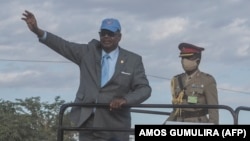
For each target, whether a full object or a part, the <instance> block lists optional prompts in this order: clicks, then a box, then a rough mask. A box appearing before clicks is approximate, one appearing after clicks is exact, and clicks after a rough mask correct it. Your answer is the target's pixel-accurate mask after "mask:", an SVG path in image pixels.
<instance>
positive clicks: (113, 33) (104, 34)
mask: <svg viewBox="0 0 250 141" xmlns="http://www.w3.org/2000/svg"><path fill="white" fill-rule="evenodd" d="M99 35H100V36H101V37H104V36H106V35H108V36H109V37H115V35H117V34H116V33H115V32H112V31H108V30H105V31H101V32H99Z"/></svg>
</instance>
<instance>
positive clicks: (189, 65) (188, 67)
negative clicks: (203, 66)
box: [181, 58, 199, 71]
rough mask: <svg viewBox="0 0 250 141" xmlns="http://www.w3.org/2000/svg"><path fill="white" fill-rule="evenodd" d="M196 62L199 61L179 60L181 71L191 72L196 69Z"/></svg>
mask: <svg viewBox="0 0 250 141" xmlns="http://www.w3.org/2000/svg"><path fill="white" fill-rule="evenodd" d="M198 60H199V58H197V59H195V60H189V59H186V58H183V59H182V60H181V64H182V67H183V69H184V70H185V71H193V70H195V69H197V67H198V64H197V61H198Z"/></svg>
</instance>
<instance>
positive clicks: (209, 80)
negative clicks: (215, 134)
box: [171, 70, 219, 124]
mask: <svg viewBox="0 0 250 141" xmlns="http://www.w3.org/2000/svg"><path fill="white" fill-rule="evenodd" d="M178 77H181V81H182V83H183V87H184V96H183V98H182V102H181V103H180V104H200V105H205V104H208V105H218V103H219V102H218V94H217V86H216V81H215V79H214V77H213V76H211V75H210V74H207V73H204V72H201V71H199V70H197V72H195V73H194V74H193V76H191V77H190V78H188V76H187V75H186V74H185V73H182V74H179V75H176V76H174V77H173V79H172V83H173V84H171V85H172V91H173V92H172V95H173V98H174V97H177V96H178V94H179V93H180V92H181V91H182V89H180V86H179V82H178ZM192 98H194V99H192ZM190 99H191V100H190ZM173 104H174V103H173ZM182 110H183V111H196V110H201V109H197V108H183V109H182ZM208 122H210V123H214V124H218V122H219V113H218V109H212V108H210V109H208Z"/></svg>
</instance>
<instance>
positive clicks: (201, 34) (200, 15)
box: [0, 0, 250, 124]
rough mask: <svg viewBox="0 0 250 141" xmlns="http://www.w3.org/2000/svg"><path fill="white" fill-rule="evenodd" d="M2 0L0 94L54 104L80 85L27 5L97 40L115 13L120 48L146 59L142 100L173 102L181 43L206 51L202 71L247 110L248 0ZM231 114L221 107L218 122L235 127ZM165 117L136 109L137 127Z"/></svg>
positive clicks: (65, 30)
mask: <svg viewBox="0 0 250 141" xmlns="http://www.w3.org/2000/svg"><path fill="white" fill-rule="evenodd" d="M0 1H1V6H0V7H1V8H0V17H1V19H0V33H1V38H0V89H1V93H0V99H3V100H10V101H15V99H17V98H18V99H25V98H30V97H38V96H39V97H41V101H43V102H46V101H48V102H53V101H54V98H55V97H56V96H60V97H61V99H63V100H65V101H66V102H72V101H73V100H74V98H75V94H76V92H77V89H78V86H79V68H78V66H77V65H75V64H73V63H71V62H70V61H68V60H66V59H65V58H64V57H62V56H60V55H58V54H57V53H55V52H54V51H52V50H51V49H49V48H47V47H46V46H45V45H43V44H41V43H39V42H38V38H37V37H36V35H35V34H33V33H32V32H30V31H29V29H28V27H27V25H26V23H25V22H24V21H23V20H21V18H22V17H23V16H22V13H23V12H24V10H28V11H30V12H32V13H33V14H34V15H35V17H36V19H37V22H38V26H39V27H40V28H41V29H43V30H46V31H48V32H52V33H54V34H56V35H58V36H60V37H62V38H64V39H67V40H68V41H72V42H77V43H87V42H89V41H90V40H92V39H93V38H95V39H99V35H98V32H99V29H100V24H101V21H102V20H103V19H104V18H117V19H118V20H119V21H120V23H121V26H122V40H121V42H120V46H121V47H122V48H125V49H127V50H130V51H133V52H135V53H137V54H139V55H141V56H142V58H143V63H144V67H145V70H146V74H147V77H148V79H149V82H150V85H151V87H152V95H151V97H150V98H149V99H148V100H147V101H145V102H144V103H145V104H171V90H170V80H171V78H172V77H173V76H175V75H177V74H179V73H182V72H183V70H182V67H181V64H180V58H179V57H178V55H179V50H178V45H179V44H180V43H181V42H187V43H192V44H195V45H197V46H201V47H204V48H205V50H204V51H203V52H202V60H201V64H200V66H199V69H200V70H201V71H203V72H206V73H209V74H211V75H212V76H213V77H214V78H215V79H216V83H217V88H218V96H219V104H220V105H227V106H229V107H231V108H233V109H235V108H237V107H239V106H245V107H248V106H249V107H250V103H249V99H250V83H249V79H250V75H249V71H250V67H249V59H250V17H249V12H250V10H249V9H250V1H248V0H209V1H205V0H204V1H201V0H185V1H184V0H155V1H152V0H134V1H133V2H132V1H128V0H105V1H104V0H74V1H69V0H60V1H58V0H43V1H41V0H40V1H38V0H22V1H20V0H11V1H9V0H0ZM156 110H160V111H162V110H163V111H171V109H156ZM231 117H232V116H231V115H230V113H229V112H228V111H226V110H223V109H221V110H220V123H221V124H232V123H233V119H232V118H231ZM142 118H143V120H141V119H142ZM249 118H250V113H249V112H248V111H242V112H240V115H239V123H240V124H249V123H250V122H249ZM165 119H166V116H159V115H142V114H133V123H134V124H149V123H150V124H161V123H163V122H164V120H165Z"/></svg>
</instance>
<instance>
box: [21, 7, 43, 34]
mask: <svg viewBox="0 0 250 141" xmlns="http://www.w3.org/2000/svg"><path fill="white" fill-rule="evenodd" d="M23 16H24V17H22V18H21V19H22V20H24V21H25V22H26V24H27V26H28V27H29V29H30V30H31V31H32V32H34V33H35V34H36V35H37V36H39V37H41V36H43V34H44V31H43V30H41V29H39V27H38V25H37V21H36V18H35V16H34V15H33V13H31V12H29V11H27V10H25V11H24V13H23Z"/></svg>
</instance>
